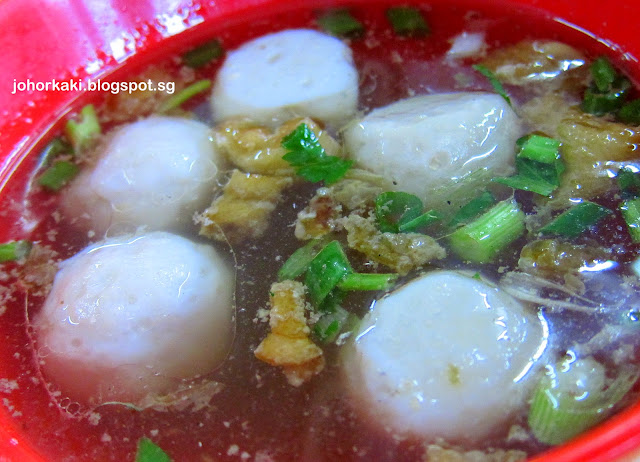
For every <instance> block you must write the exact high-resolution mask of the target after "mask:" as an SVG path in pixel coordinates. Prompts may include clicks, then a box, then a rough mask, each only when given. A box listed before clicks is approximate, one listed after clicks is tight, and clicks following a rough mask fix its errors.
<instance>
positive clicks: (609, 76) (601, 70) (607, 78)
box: [589, 56, 617, 93]
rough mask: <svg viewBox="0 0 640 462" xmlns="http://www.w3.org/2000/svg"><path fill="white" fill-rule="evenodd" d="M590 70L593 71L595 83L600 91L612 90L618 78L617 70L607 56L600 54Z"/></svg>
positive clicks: (592, 75)
mask: <svg viewBox="0 0 640 462" xmlns="http://www.w3.org/2000/svg"><path fill="white" fill-rule="evenodd" d="M589 70H590V71H591V77H592V78H593V83H594V84H595V87H596V89H597V90H598V91H599V92H600V93H606V92H608V91H609V90H611V86H612V85H613V82H614V81H615V80H616V77H617V72H616V70H615V69H614V68H613V66H612V65H611V63H610V62H609V60H608V59H607V58H606V57H604V56H600V57H599V58H598V59H596V60H595V61H594V62H593V63H592V64H591V67H590V68H589Z"/></svg>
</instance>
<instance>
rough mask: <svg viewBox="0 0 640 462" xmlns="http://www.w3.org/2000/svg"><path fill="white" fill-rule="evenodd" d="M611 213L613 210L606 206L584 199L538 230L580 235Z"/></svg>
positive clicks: (547, 232)
mask: <svg viewBox="0 0 640 462" xmlns="http://www.w3.org/2000/svg"><path fill="white" fill-rule="evenodd" d="M610 213H612V212H611V210H609V209H608V208H606V207H603V206H601V205H598V204H595V203H593V202H589V201H584V202H581V203H579V204H577V205H574V206H573V207H571V208H570V209H568V210H565V211H564V212H562V213H561V214H560V215H558V216H557V217H556V218H555V219H554V220H553V221H551V223H549V224H547V225H546V226H543V227H542V228H540V230H539V231H538V232H539V233H540V234H553V235H556V236H564V237H569V238H573V237H578V236H579V235H580V234H582V233H583V232H585V231H586V230H588V229H589V228H590V227H592V226H593V225H595V224H596V223H598V222H599V221H600V220H602V219H603V218H604V217H606V216H607V215H609V214H610Z"/></svg>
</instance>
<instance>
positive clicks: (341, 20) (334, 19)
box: [317, 9, 364, 38]
mask: <svg viewBox="0 0 640 462" xmlns="http://www.w3.org/2000/svg"><path fill="white" fill-rule="evenodd" d="M317 21H318V24H319V25H320V27H321V28H322V30H324V31H325V32H327V33H329V34H331V35H335V36H337V37H352V38H355V37H360V36H362V35H363V34H364V26H363V25H362V23H361V22H360V21H358V20H357V19H356V18H354V17H353V15H352V14H351V13H350V12H349V11H348V10H346V9H338V10H333V11H329V12H327V13H326V14H324V15H322V16H320V17H319V18H318V19H317Z"/></svg>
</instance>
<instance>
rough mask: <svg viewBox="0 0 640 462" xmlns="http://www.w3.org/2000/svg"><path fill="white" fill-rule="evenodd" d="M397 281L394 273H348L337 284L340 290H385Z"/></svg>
mask: <svg viewBox="0 0 640 462" xmlns="http://www.w3.org/2000/svg"><path fill="white" fill-rule="evenodd" d="M396 279H398V275H397V274H395V273H386V274H380V273H350V274H347V275H346V276H345V277H344V279H343V280H342V281H340V282H339V283H338V287H339V288H340V289H342V290H387V289H389V288H391V286H392V285H393V283H394V282H396Z"/></svg>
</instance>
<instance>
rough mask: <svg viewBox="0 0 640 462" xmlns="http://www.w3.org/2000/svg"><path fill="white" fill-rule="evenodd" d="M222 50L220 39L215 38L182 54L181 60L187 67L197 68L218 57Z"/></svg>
mask: <svg viewBox="0 0 640 462" xmlns="http://www.w3.org/2000/svg"><path fill="white" fill-rule="evenodd" d="M223 53H224V50H223V48H222V44H221V43H220V40H218V39H215V40H211V41H210V42H207V43H205V44H203V45H200V46H199V47H196V48H194V49H193V50H190V51H187V52H186V53H185V54H183V55H182V62H183V63H184V64H186V65H187V66H189V67H192V68H194V69H198V68H200V67H204V66H206V65H207V64H209V63H210V62H211V61H213V60H214V59H218V58H219V57H220V56H222V54H223Z"/></svg>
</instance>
